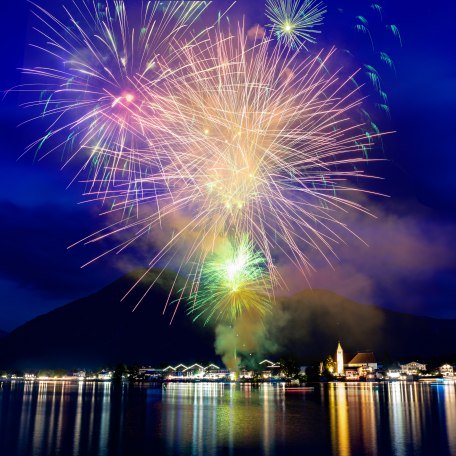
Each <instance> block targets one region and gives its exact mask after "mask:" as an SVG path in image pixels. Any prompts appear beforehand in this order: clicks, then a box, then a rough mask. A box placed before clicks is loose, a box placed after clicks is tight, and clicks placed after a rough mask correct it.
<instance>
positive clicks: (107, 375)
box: [97, 370, 113, 381]
mask: <svg viewBox="0 0 456 456" xmlns="http://www.w3.org/2000/svg"><path fill="white" fill-rule="evenodd" d="M112 376H113V372H112V371H105V370H103V371H101V372H99V373H98V375H97V377H98V380H103V381H110V380H112Z"/></svg>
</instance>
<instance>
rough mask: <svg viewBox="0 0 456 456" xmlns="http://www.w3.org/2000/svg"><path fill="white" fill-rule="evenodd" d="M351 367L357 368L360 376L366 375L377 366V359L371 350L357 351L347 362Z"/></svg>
mask: <svg viewBox="0 0 456 456" xmlns="http://www.w3.org/2000/svg"><path fill="white" fill-rule="evenodd" d="M347 367H349V368H351V369H353V368H354V369H357V370H358V375H359V376H360V377H367V376H368V375H369V374H372V373H373V372H375V371H376V370H377V368H378V364H377V360H376V359H375V355H374V353H373V352H359V353H357V354H356V355H355V357H354V358H353V359H352V360H351V361H350V362H349V363H348V364H347Z"/></svg>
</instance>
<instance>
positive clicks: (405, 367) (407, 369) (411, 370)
mask: <svg viewBox="0 0 456 456" xmlns="http://www.w3.org/2000/svg"><path fill="white" fill-rule="evenodd" d="M400 366H401V372H402V374H405V375H418V374H420V373H422V371H425V370H426V364H421V363H419V362H417V361H412V362H410V363H407V364H401V365H400Z"/></svg>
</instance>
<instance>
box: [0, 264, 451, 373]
mask: <svg viewBox="0 0 456 456" xmlns="http://www.w3.org/2000/svg"><path fill="white" fill-rule="evenodd" d="M143 274H144V271H136V272H135V273H131V274H128V275H126V276H124V277H122V278H120V279H119V280H117V281H115V282H113V283H112V284H110V285H108V286H107V287H105V288H103V289H101V290H100V291H98V292H97V293H94V294H91V295H89V296H87V297H85V298H82V299H78V300H76V301H74V302H71V303H69V304H67V305H64V306H62V307H60V308H58V309H55V310H53V311H51V312H49V313H47V314H44V315H41V316H39V317H37V318H34V319H33V320H31V321H29V322H27V323H25V324H24V325H22V326H20V327H18V328H17V329H15V330H14V331H12V332H11V333H9V334H7V335H6V337H4V338H3V339H1V340H0V368H19V369H38V368H68V369H70V368H77V367H81V368H82V367H84V368H98V367H102V366H108V365H111V366H112V365H115V364H117V363H120V362H123V363H127V364H146V365H154V366H157V367H159V366H163V365H168V364H174V363H180V362H183V363H192V362H198V361H199V362H214V361H215V362H217V363H220V359H219V358H218V357H217V356H216V355H215V350H214V328H213V327H209V326H208V327H204V326H202V325H201V324H199V323H198V322H196V323H193V322H192V321H191V318H189V317H188V316H187V314H186V311H185V305H184V303H183V302H182V303H181V305H180V308H178V309H177V312H176V313H175V316H174V319H173V321H172V323H171V319H172V317H173V313H174V310H176V309H175V306H176V304H175V302H176V295H174V294H171V298H170V299H169V302H170V304H169V305H168V309H167V310H166V312H163V310H164V306H165V303H166V301H167V300H168V296H169V295H170V289H172V288H173V289H174V290H179V289H180V288H181V286H182V284H181V283H180V281H181V279H180V278H179V277H177V276H176V274H174V273H172V272H169V271H161V270H158V269H153V270H151V271H150V272H149V273H147V274H146V276H145V277H144V278H143V279H142V280H141V281H140V282H139V283H138V285H137V286H136V287H134V288H133V290H132V291H131V292H130V293H129V294H128V296H127V297H126V298H125V299H124V300H122V297H123V296H124V295H125V293H126V292H128V290H130V288H131V287H132V285H133V284H135V282H137V280H138V278H140V277H141V276H142V275H143ZM152 284H154V286H153V287H152V288H150V287H151V285H152ZM173 284H174V287H173ZM149 288H150V289H149ZM146 292H147V293H146ZM145 293H146V294H145ZM144 294H145V298H144V299H143V301H142V302H141V303H140V304H139V306H138V307H137V308H136V310H134V311H133V309H134V307H135V306H136V305H137V304H138V303H139V301H140V300H141V298H142V297H143V296H144ZM265 327H266V328H267V329H266V334H265V338H266V339H267V340H268V342H269V343H268V344H266V346H268V347H270V348H269V349H268V350H265V351H264V353H261V354H259V355H261V356H272V357H274V358H279V357H282V356H293V357H296V358H297V359H298V360H300V361H301V362H302V363H304V364H310V363H315V362H318V361H319V360H321V359H322V358H323V357H324V356H325V355H327V354H334V352H335V349H336V345H337V341H339V340H340V341H341V343H342V346H343V348H344V350H345V351H346V352H347V356H348V353H355V352H357V351H362V350H372V351H374V352H375V354H376V356H377V359H380V360H384V361H385V362H388V361H392V360H408V359H421V360H427V359H439V360H440V359H442V360H448V361H452V360H454V359H456V357H454V356H453V355H455V354H456V350H455V348H454V343H453V338H454V336H453V335H454V334H455V333H456V320H441V319H435V318H428V317H420V316H415V315H407V314H402V313H398V312H394V311H391V310H385V309H382V308H379V307H375V306H371V305H363V304H359V303H356V302H354V301H351V300H349V299H346V298H343V297H341V296H338V295H337V294H334V293H332V292H329V291H326V290H305V291H303V292H301V293H298V294H296V295H294V296H292V297H282V298H278V299H277V302H276V305H275V306H274V311H273V314H272V315H271V316H270V317H269V318H268V319H267V321H266V324H265ZM347 361H348V359H347Z"/></svg>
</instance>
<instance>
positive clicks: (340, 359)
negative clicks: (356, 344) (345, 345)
mask: <svg viewBox="0 0 456 456" xmlns="http://www.w3.org/2000/svg"><path fill="white" fill-rule="evenodd" d="M336 374H337V375H344V351H343V350H342V346H341V345H340V342H338V343H337V353H336Z"/></svg>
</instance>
